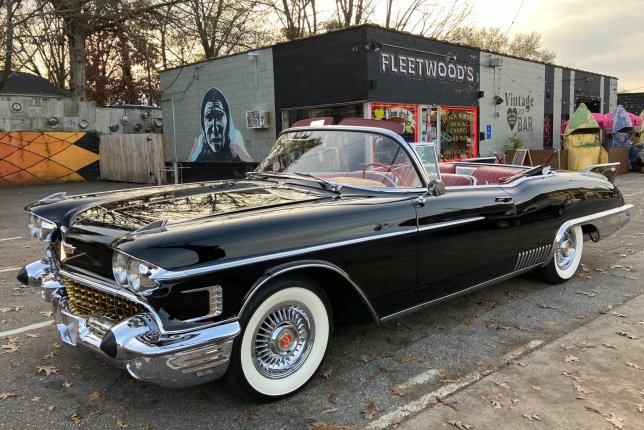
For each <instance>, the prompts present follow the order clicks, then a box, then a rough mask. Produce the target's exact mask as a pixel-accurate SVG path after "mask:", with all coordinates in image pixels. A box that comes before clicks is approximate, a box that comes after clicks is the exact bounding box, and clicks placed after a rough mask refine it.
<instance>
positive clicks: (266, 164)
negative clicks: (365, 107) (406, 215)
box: [255, 130, 423, 188]
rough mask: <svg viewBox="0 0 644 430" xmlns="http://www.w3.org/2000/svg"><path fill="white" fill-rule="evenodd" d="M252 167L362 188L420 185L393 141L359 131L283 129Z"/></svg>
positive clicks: (400, 147)
mask: <svg viewBox="0 0 644 430" xmlns="http://www.w3.org/2000/svg"><path fill="white" fill-rule="evenodd" d="M255 171H256V172H263V173H269V174H270V173H275V174H278V173H280V174H288V173H290V174H304V175H313V176H316V177H318V178H323V179H325V180H327V181H330V182H336V183H338V184H342V185H355V186H361V187H368V188H383V187H384V188H409V187H413V188H418V187H422V186H423V183H422V180H421V179H420V176H419V174H418V172H417V171H416V169H415V168H414V163H413V162H412V160H411V159H410V158H409V156H408V155H407V152H405V150H404V149H403V148H402V146H401V144H400V143H399V142H397V141H395V140H393V139H391V138H389V137H386V136H382V135H379V134H373V133H368V132H359V131H344V130H342V131H341V130H298V131H292V132H287V133H284V134H282V135H281V136H280V137H279V139H278V140H277V142H275V145H274V146H273V149H272V150H271V152H270V153H269V154H268V156H267V157H266V158H265V159H264V161H262V162H261V163H260V164H259V166H258V167H257V169H256V170H255Z"/></svg>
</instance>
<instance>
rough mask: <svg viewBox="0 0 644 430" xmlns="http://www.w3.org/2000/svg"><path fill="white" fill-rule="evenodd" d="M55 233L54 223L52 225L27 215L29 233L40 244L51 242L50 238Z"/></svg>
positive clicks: (34, 216) (37, 217)
mask: <svg viewBox="0 0 644 430" xmlns="http://www.w3.org/2000/svg"><path fill="white" fill-rule="evenodd" d="M54 231H56V223H53V222H51V221H49V220H47V219H45V218H42V217H39V216H38V215H34V214H30V215H29V233H31V235H32V236H33V237H34V239H38V240H39V241H41V242H51V237H52V235H53V234H54Z"/></svg>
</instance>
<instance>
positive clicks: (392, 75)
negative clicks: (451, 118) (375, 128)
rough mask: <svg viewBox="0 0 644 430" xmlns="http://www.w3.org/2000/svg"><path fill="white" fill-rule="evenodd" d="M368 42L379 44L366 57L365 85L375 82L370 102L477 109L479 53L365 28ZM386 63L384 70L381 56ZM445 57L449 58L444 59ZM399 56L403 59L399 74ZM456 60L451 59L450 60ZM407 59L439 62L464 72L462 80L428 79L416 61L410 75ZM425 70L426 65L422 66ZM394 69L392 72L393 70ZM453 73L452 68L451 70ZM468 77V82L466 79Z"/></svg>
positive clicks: (400, 34)
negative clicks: (378, 49) (379, 45)
mask: <svg viewBox="0 0 644 430" xmlns="http://www.w3.org/2000/svg"><path fill="white" fill-rule="evenodd" d="M368 39H370V40H373V41H374V42H377V43H379V44H381V45H382V46H381V48H380V51H379V52H374V50H370V51H369V52H368V53H367V55H366V57H367V65H368V66H367V68H368V77H367V78H366V81H367V82H374V81H375V82H376V85H375V88H371V89H370V91H369V100H370V101H377V102H390V103H417V104H434V103H435V104H441V105H451V106H477V105H478V91H479V87H480V82H479V81H480V64H479V58H480V55H479V51H477V50H474V49H470V48H464V47H460V46H455V45H450V44H448V43H443V42H438V41H435V40H429V39H425V38H421V37H415V36H411V35H408V34H405V33H398V32H392V31H387V30H384V29H381V28H375V27H368ZM386 55H388V56H389V57H388V59H387V61H388V64H387V65H386V66H384V67H385V69H386V70H385V71H383V70H382V68H383V64H382V62H383V56H386ZM445 56H449V57H451V58H450V59H449V60H446V58H445ZM400 57H403V69H404V70H405V71H404V72H401V70H400V69H401V65H400ZM454 57H456V59H455V60H454V59H453V58H454ZM409 59H416V60H420V62H422V63H423V64H426V63H424V61H425V60H427V61H430V62H433V61H436V62H442V63H443V64H445V65H448V66H449V65H450V64H451V65H452V66H456V67H458V68H459V69H461V70H462V69H463V68H465V69H469V70H466V71H465V76H464V77H463V79H459V77H458V76H456V77H455V78H450V77H449V76H446V77H444V78H441V77H438V76H437V77H433V75H432V77H427V73H426V70H425V69H424V68H423V66H420V67H419V66H418V64H419V61H415V67H414V70H413V72H411V71H410V70H409V66H408V65H407V64H408V63H409V61H410V60H409ZM424 67H426V66H424ZM394 69H395V70H394ZM452 70H455V69H452ZM470 76H471V79H468V78H469V77H470Z"/></svg>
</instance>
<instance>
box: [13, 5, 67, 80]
mask: <svg viewBox="0 0 644 430" xmlns="http://www.w3.org/2000/svg"><path fill="white" fill-rule="evenodd" d="M16 30H17V33H16V43H17V45H18V46H17V49H16V57H18V59H19V62H20V63H22V64H23V68H24V69H25V70H26V71H28V72H31V73H33V74H35V75H37V76H41V77H43V78H45V79H47V80H49V81H50V82H51V83H53V84H54V85H56V86H57V87H59V88H65V87H66V83H67V79H68V78H69V65H68V52H67V42H66V40H65V36H64V34H63V23H62V21H61V20H60V19H59V18H57V17H56V16H54V15H53V14H52V13H50V11H49V10H48V8H47V6H45V8H44V9H43V10H42V13H40V14H38V15H36V16H34V17H33V18H32V19H31V20H30V21H29V25H22V26H20V27H18V28H17V29H16Z"/></svg>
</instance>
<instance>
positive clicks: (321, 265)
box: [237, 261, 380, 324]
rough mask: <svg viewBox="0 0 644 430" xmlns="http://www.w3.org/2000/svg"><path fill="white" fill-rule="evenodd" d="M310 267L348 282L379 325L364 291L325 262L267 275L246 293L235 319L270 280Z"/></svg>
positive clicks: (336, 268)
mask: <svg viewBox="0 0 644 430" xmlns="http://www.w3.org/2000/svg"><path fill="white" fill-rule="evenodd" d="M312 267H317V268H321V269H329V270H332V271H334V272H336V273H337V274H339V275H340V276H342V277H343V278H344V279H346V280H347V282H349V284H350V285H351V286H352V287H353V289H354V290H355V291H356V292H357V293H358V295H359V296H360V298H361V299H362V301H363V302H364V304H365V305H366V306H367V308H368V309H369V313H370V314H371V318H372V319H373V322H374V323H376V324H379V323H380V320H379V318H378V314H377V312H376V310H375V309H374V307H373V305H372V304H371V302H370V301H369V299H368V298H367V295H366V294H365V293H364V291H362V288H360V287H359V286H358V284H356V283H355V282H353V280H352V279H351V277H350V276H349V274H348V273H347V272H345V271H344V270H342V269H340V268H339V267H337V266H335V265H333V264H331V263H327V262H323V261H320V262H306V263H302V264H296V265H294V266H289V267H286V268H283V269H280V270H277V271H276V272H274V273H271V274H270V275H268V276H267V277H266V278H264V279H262V280H260V281H258V282H256V283H255V284H254V285H253V286H252V287H251V288H250V290H249V291H248V293H246V296H245V297H244V299H243V300H242V303H243V304H242V307H241V309H240V310H239V313H238V314H237V317H238V318H240V317H241V315H242V314H243V313H244V311H245V310H246V308H247V307H248V303H249V302H250V300H251V299H252V297H253V296H254V295H255V294H256V293H257V292H258V291H259V290H260V288H261V287H263V286H264V285H266V283H267V282H269V281H271V280H272V279H274V278H276V277H277V276H280V275H283V274H284V273H288V272H292V271H294V270H300V269H308V268H312Z"/></svg>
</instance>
